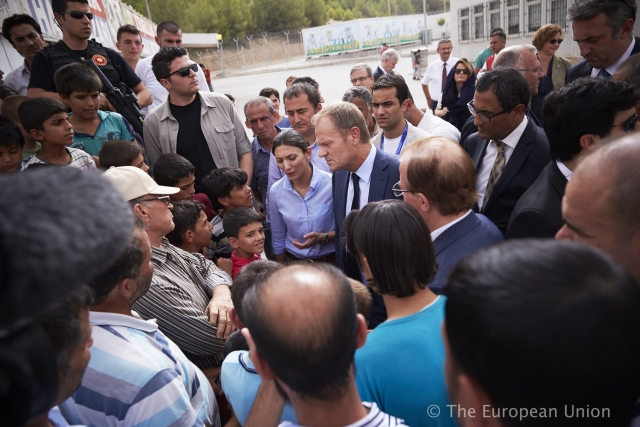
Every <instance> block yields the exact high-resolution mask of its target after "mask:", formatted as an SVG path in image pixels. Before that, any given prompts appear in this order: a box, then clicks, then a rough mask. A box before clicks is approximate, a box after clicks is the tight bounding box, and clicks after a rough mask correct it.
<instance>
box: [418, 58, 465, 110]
mask: <svg viewBox="0 0 640 427" xmlns="http://www.w3.org/2000/svg"><path fill="white" fill-rule="evenodd" d="M456 62H458V58H454V57H453V56H450V57H449V59H447V75H449V73H450V72H451V69H452V68H453V66H454V65H456ZM443 64H444V62H443V61H442V59H438V60H436V61H434V62H432V63H431V64H429V66H428V67H427V70H426V71H425V73H424V77H423V78H422V84H423V85H425V86H429V95H431V99H432V100H434V101H437V100H438V98H439V97H440V94H441V93H442V66H443Z"/></svg>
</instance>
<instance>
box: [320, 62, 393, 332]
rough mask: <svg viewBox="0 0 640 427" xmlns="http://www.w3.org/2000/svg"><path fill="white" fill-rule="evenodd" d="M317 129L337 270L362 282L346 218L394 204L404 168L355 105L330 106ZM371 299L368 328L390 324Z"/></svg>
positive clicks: (376, 300) (376, 298)
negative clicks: (329, 184) (371, 206)
mask: <svg viewBox="0 0 640 427" xmlns="http://www.w3.org/2000/svg"><path fill="white" fill-rule="evenodd" d="M387 52H388V51H387ZM385 53H386V52H385ZM313 123H314V124H315V126H316V139H317V141H318V146H319V147H320V152H319V155H320V157H324V159H325V160H326V161H327V164H328V165H329V168H330V169H331V171H332V172H334V174H333V210H334V216H335V221H336V235H335V245H336V266H337V267H338V268H340V269H342V270H343V271H344V272H345V273H346V274H347V275H348V276H349V277H352V278H354V279H357V280H362V276H361V274H360V270H359V268H358V265H357V263H356V262H355V260H354V259H353V258H352V257H349V256H348V255H347V250H346V247H345V244H344V236H345V234H344V227H343V222H344V218H345V216H346V215H347V213H349V212H350V211H351V210H353V209H360V208H362V207H363V206H364V205H366V204H367V203H369V202H376V201H379V200H384V199H394V198H396V197H395V195H394V193H393V190H392V188H393V186H394V184H395V183H397V182H398V181H399V180H400V173H399V171H398V168H399V166H400V163H399V161H398V158H397V157H396V156H392V155H390V154H387V153H385V152H384V151H382V150H378V149H376V148H375V147H374V146H373V145H372V144H371V142H370V141H369V130H368V128H367V123H366V122H365V120H364V117H363V116H362V113H361V112H360V110H358V108H357V107H356V106H355V105H353V104H350V103H348V102H338V103H336V104H332V105H329V106H327V107H325V108H323V109H322V110H320V112H319V113H318V114H316V115H315V116H314V118H313ZM373 297H374V302H373V309H372V312H371V317H370V319H369V327H375V326H376V325H378V324H379V323H381V322H383V321H384V320H385V319H386V310H384V302H383V301H382V298H381V297H380V296H379V295H377V294H373Z"/></svg>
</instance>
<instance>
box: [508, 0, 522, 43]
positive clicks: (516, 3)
mask: <svg viewBox="0 0 640 427" xmlns="http://www.w3.org/2000/svg"><path fill="white" fill-rule="evenodd" d="M507 35H520V0H507Z"/></svg>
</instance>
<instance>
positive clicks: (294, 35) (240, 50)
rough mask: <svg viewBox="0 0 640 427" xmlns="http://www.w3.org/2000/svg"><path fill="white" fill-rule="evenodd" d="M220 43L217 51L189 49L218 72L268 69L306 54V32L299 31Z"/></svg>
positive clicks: (232, 38) (265, 34)
mask: <svg viewBox="0 0 640 427" xmlns="http://www.w3.org/2000/svg"><path fill="white" fill-rule="evenodd" d="M219 43H220V44H219V47H218V48H217V49H207V50H197V49H189V52H190V55H191V56H192V58H193V59H194V60H195V59H198V60H199V62H201V63H203V64H205V65H206V66H207V68H208V69H209V70H211V71H214V72H224V71H228V70H237V69H242V68H253V67H258V66H265V65H267V66H268V65H269V64H272V63H273V64H276V63H283V62H287V61H289V60H291V59H295V58H301V57H302V56H303V55H304V49H303V45H302V32H301V31H298V30H287V31H280V32H277V33H260V34H249V35H247V36H245V37H230V38H228V39H222V40H220V42H219ZM194 55H195V57H194Z"/></svg>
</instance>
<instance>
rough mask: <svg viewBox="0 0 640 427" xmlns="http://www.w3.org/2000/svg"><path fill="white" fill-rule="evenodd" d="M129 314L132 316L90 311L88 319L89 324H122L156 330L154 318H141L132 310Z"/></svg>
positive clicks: (126, 326) (147, 330) (134, 327)
mask: <svg viewBox="0 0 640 427" xmlns="http://www.w3.org/2000/svg"><path fill="white" fill-rule="evenodd" d="M131 314H133V316H126V315H124V314H118V313H103V312H97V311H90V312H89V321H90V322H91V326H124V327H125V328H132V329H138V330H141V331H143V332H155V331H157V330H158V325H157V324H156V321H155V319H151V320H142V319H141V318H140V315H139V314H138V313H136V312H135V311H132V312H131Z"/></svg>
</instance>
